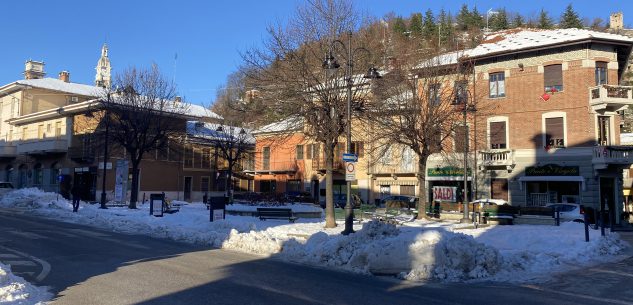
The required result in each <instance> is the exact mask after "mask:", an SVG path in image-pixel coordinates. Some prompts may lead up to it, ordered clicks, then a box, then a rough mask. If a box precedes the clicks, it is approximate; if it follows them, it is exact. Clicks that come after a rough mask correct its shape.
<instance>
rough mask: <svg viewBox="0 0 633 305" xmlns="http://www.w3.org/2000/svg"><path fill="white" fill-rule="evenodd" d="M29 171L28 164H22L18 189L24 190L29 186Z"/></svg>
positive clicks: (19, 169) (19, 171)
mask: <svg viewBox="0 0 633 305" xmlns="http://www.w3.org/2000/svg"><path fill="white" fill-rule="evenodd" d="M28 171H29V169H28V167H27V166H26V164H21V165H20V167H18V188H23V187H26V186H27V182H28V176H27V175H28Z"/></svg>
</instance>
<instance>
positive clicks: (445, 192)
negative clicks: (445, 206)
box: [433, 186, 457, 202]
mask: <svg viewBox="0 0 633 305" xmlns="http://www.w3.org/2000/svg"><path fill="white" fill-rule="evenodd" d="M456 193H457V188H456V187H454V186H434V187H433V200H442V201H450V202H455V201H456Z"/></svg>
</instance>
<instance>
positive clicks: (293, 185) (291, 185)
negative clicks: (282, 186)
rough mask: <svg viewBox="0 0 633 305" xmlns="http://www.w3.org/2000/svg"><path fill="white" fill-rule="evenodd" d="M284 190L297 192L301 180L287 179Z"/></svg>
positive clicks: (299, 188)
mask: <svg viewBox="0 0 633 305" xmlns="http://www.w3.org/2000/svg"><path fill="white" fill-rule="evenodd" d="M287 185H288V187H287V189H286V192H298V191H300V190H301V180H288V183H287Z"/></svg>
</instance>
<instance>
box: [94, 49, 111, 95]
mask: <svg viewBox="0 0 633 305" xmlns="http://www.w3.org/2000/svg"><path fill="white" fill-rule="evenodd" d="M96 70H97V74H96V76H95V86H97V87H103V88H109V87H110V86H111V85H112V82H111V77H110V70H112V67H110V58H108V45H106V44H105V43H104V44H103V47H101V58H99V61H98V62H97V68H96Z"/></svg>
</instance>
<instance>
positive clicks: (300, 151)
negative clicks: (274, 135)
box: [295, 145, 303, 160]
mask: <svg viewBox="0 0 633 305" xmlns="http://www.w3.org/2000/svg"><path fill="white" fill-rule="evenodd" d="M295 150H296V151H297V160H303V145H297V146H296V147H295Z"/></svg>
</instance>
